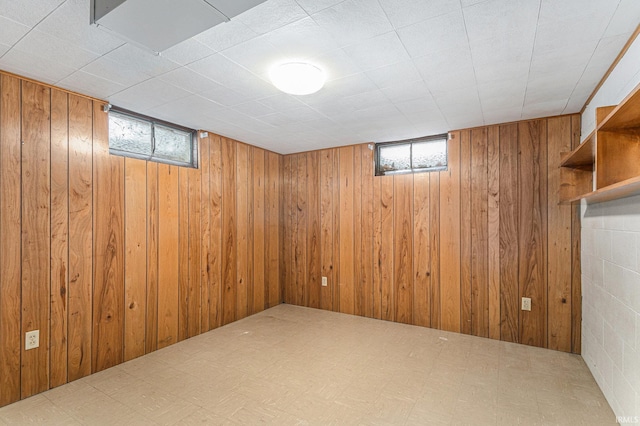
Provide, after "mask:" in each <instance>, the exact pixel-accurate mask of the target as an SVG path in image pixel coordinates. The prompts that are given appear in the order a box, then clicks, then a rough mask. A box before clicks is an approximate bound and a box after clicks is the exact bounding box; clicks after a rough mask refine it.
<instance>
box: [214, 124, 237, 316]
mask: <svg viewBox="0 0 640 426" xmlns="http://www.w3.org/2000/svg"><path fill="white" fill-rule="evenodd" d="M209 143H210V146H209V164H210V170H209V172H210V173H209V191H210V195H209V213H210V214H211V258H210V260H209V268H210V269H209V271H210V282H211V285H210V288H209V326H210V327H211V328H212V329H213V328H216V327H219V326H221V325H222V321H223V309H222V292H223V289H225V285H224V284H223V282H222V265H223V263H222V262H223V258H222V253H223V250H224V248H223V245H224V240H223V237H222V212H223V208H222V207H223V205H222V201H223V200H222V190H223V187H222V140H221V138H220V136H215V135H210V136H209ZM234 309H235V308H234Z"/></svg>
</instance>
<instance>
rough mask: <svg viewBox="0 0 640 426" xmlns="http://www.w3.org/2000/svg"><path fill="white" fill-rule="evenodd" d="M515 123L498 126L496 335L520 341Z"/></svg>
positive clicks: (505, 339)
mask: <svg viewBox="0 0 640 426" xmlns="http://www.w3.org/2000/svg"><path fill="white" fill-rule="evenodd" d="M518 149H519V148H518V125H517V124H507V125H503V126H500V209H499V214H500V231H499V232H500V338H501V339H502V340H504V341H507V342H519V341H520V334H519V329H520V303H519V284H518V283H519V278H518V277H519V271H518V252H519V243H518V241H519V238H518V233H519V229H520V222H519V219H518V215H519V212H520V207H519V201H518V200H519V197H518V188H519V173H518Z"/></svg>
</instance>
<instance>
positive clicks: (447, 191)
mask: <svg viewBox="0 0 640 426" xmlns="http://www.w3.org/2000/svg"><path fill="white" fill-rule="evenodd" d="M447 149H448V167H447V170H446V171H442V172H440V200H439V202H440V211H441V212H443V214H442V215H441V216H440V238H441V243H440V271H441V272H440V275H441V280H440V305H441V307H442V313H441V317H442V324H441V328H442V329H443V330H447V331H454V332H458V333H459V332H460V132H455V133H452V134H451V138H450V140H449V142H448V147H447Z"/></svg>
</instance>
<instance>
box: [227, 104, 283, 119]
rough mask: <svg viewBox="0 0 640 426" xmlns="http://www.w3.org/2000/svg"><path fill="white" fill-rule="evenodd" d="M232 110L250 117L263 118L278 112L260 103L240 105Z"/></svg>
mask: <svg viewBox="0 0 640 426" xmlns="http://www.w3.org/2000/svg"><path fill="white" fill-rule="evenodd" d="M232 109H234V110H236V111H238V112H241V113H243V114H245V115H248V116H250V117H258V118H260V117H262V116H263V115H269V114H273V113H275V112H276V111H275V110H274V109H273V108H270V107H268V106H266V105H263V104H261V103H260V102H258V101H249V102H245V103H242V104H238V105H235V106H233V107H232Z"/></svg>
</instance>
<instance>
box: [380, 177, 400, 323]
mask: <svg viewBox="0 0 640 426" xmlns="http://www.w3.org/2000/svg"><path fill="white" fill-rule="evenodd" d="M377 179H379V180H380V241H379V247H378V265H379V278H378V285H379V286H380V295H381V298H380V306H381V311H380V312H381V315H380V316H381V319H383V320H386V321H393V319H394V318H395V316H396V314H395V302H394V293H393V290H394V287H393V283H394V282H395V281H394V271H395V268H394V263H393V262H394V255H393V232H394V228H393V224H394V222H395V220H394V217H393V216H394V213H395V212H394V208H393V198H394V194H393V181H394V178H393V176H380V177H378V178H377Z"/></svg>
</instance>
